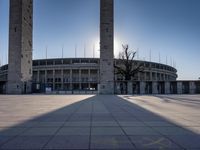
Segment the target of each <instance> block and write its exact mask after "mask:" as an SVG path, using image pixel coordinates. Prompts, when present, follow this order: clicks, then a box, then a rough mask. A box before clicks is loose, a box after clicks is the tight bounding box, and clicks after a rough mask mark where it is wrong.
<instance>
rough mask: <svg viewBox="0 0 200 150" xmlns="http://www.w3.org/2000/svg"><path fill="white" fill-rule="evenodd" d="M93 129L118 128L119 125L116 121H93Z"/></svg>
mask: <svg viewBox="0 0 200 150" xmlns="http://www.w3.org/2000/svg"><path fill="white" fill-rule="evenodd" d="M92 126H93V127H118V126H119V125H118V123H117V122H115V121H93V122H92Z"/></svg>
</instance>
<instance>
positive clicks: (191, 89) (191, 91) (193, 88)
mask: <svg viewBox="0 0 200 150" xmlns="http://www.w3.org/2000/svg"><path fill="white" fill-rule="evenodd" d="M189 87H190V94H195V91H196V85H195V82H193V81H190V82H189Z"/></svg>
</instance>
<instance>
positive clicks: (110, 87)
mask: <svg viewBox="0 0 200 150" xmlns="http://www.w3.org/2000/svg"><path fill="white" fill-rule="evenodd" d="M113 5H114V2H113V0H101V1H100V87H99V92H100V94H113V93H114V66H113V55H114V54H113V48H114V25H113V22H114V18H113V17H114V6H113Z"/></svg>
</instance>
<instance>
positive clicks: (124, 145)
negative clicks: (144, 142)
mask: <svg viewBox="0 0 200 150" xmlns="http://www.w3.org/2000/svg"><path fill="white" fill-rule="evenodd" d="M91 149H123V150H124V149H132V150H134V149H135V147H134V146H133V145H132V143H131V142H130V141H129V140H128V138H127V137H126V136H116V135H115V136H113V135H112V136H105V135H104V136H92V138H91Z"/></svg>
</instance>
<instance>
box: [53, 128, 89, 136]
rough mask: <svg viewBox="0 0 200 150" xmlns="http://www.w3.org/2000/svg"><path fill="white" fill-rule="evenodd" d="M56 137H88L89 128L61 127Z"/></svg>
mask: <svg viewBox="0 0 200 150" xmlns="http://www.w3.org/2000/svg"><path fill="white" fill-rule="evenodd" d="M57 135H90V128H89V127H63V128H61V129H60V130H59V131H58V133H57Z"/></svg>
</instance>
